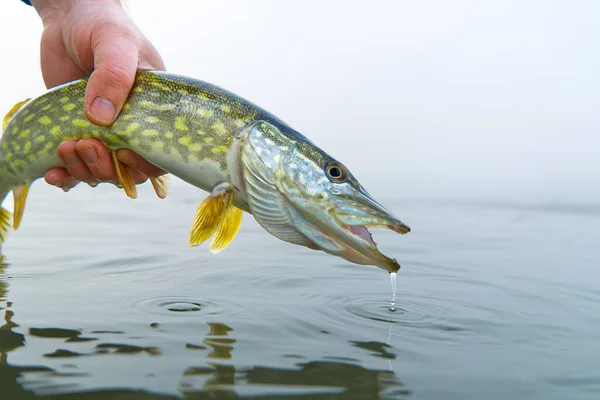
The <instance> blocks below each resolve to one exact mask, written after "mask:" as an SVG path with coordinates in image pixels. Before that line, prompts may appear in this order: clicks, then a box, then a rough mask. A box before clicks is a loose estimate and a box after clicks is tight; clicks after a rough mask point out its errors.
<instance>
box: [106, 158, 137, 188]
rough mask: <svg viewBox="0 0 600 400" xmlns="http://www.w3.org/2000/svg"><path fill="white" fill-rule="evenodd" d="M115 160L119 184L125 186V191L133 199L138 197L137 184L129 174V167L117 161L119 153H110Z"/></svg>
mask: <svg viewBox="0 0 600 400" xmlns="http://www.w3.org/2000/svg"><path fill="white" fill-rule="evenodd" d="M110 154H111V156H112V160H113V165H114V167H115V171H117V178H119V183H120V184H121V186H123V190H125V194H126V195H127V196H129V197H131V198H132V199H135V198H136V197H137V189H136V187H135V182H134V181H133V178H132V177H131V174H129V170H128V169H127V166H126V165H125V164H123V163H122V162H121V161H119V160H118V159H117V152H116V151H111V152H110Z"/></svg>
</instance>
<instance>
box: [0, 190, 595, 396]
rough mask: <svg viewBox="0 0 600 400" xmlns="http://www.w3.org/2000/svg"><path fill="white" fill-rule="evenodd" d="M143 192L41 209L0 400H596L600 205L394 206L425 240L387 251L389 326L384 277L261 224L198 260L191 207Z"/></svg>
mask: <svg viewBox="0 0 600 400" xmlns="http://www.w3.org/2000/svg"><path fill="white" fill-rule="evenodd" d="M100 189H101V187H99V188H97V189H95V190H100ZM141 189H142V190H141V191H140V192H141V194H140V198H139V199H138V200H136V201H135V202H128V201H126V199H124V200H123V202H119V203H118V207H117V208H115V207H114V206H113V204H114V196H113V195H114V193H113V192H112V191H109V190H108V188H107V190H106V191H102V190H100V191H99V192H96V193H98V195H97V196H96V197H94V199H95V200H96V201H97V203H95V207H97V208H96V211H95V212H94V213H91V214H89V213H86V212H85V211H86V208H85V207H86V206H85V201H82V199H81V198H77V196H78V194H77V193H79V192H77V191H74V192H73V194H72V195H71V194H70V195H69V196H67V197H64V198H63V197H61V199H62V203H61V204H60V205H57V203H56V202H54V201H44V196H40V197H38V196H39V194H38V196H32V197H31V201H32V203H31V204H30V207H29V214H28V223H27V224H25V225H24V226H23V227H22V230H20V231H19V232H18V235H17V234H14V235H11V237H10V240H9V242H7V244H6V245H5V246H6V247H5V248H4V249H3V251H4V252H5V254H7V255H9V256H10V261H11V265H10V266H9V265H6V263H5V262H4V259H2V261H3V262H2V263H1V264H0V312H1V313H2V315H3V321H2V325H1V326H0V354H1V358H0V361H1V363H0V387H1V388H2V395H1V396H0V398H2V399H4V398H5V397H6V398H10V399H17V400H19V399H23V398H31V397H34V396H38V395H43V396H48V398H60V399H62V398H67V399H69V398H73V399H79V398H81V399H83V398H90V397H91V396H92V393H93V396H94V397H93V398H113V397H115V396H120V397H121V398H124V399H136V398H139V399H152V398H156V399H166V398H181V397H184V398H232V399H236V398H258V399H260V398H271V399H280V398H302V397H305V398H311V399H312V398H315V399H346V398H350V399H352V398H357V399H371V398H374V399H376V398H382V399H388V398H389V399H403V398H432V399H438V398H444V399H460V400H463V399H480V398H486V399H504V398H511V399H518V398H523V399H530V398H544V399H559V398H577V399H578V400H579V399H583V400H586V399H590V400H591V399H594V400H595V399H596V398H598V395H599V393H600V384H599V383H598V380H597V379H595V378H594V377H596V376H598V375H599V374H600V364H598V357H597V354H596V352H595V351H593V350H592V349H595V348H596V347H597V344H598V343H597V339H598V337H600V320H598V315H600V291H599V289H598V285H597V282H600V270H598V268H596V266H597V265H599V264H600V254H598V253H597V252H595V251H590V249H595V246H596V245H597V242H598V234H597V232H600V218H598V214H597V213H596V212H595V209H593V208H592V209H589V210H588V211H589V213H587V214H586V213H585V212H583V210H585V208H583V209H581V210H580V211H581V212H572V210H573V209H578V208H577V207H576V206H573V207H559V208H542V209H541V210H540V209H532V208H530V207H511V206H509V205H507V206H505V207H500V206H497V205H494V206H490V205H486V204H479V205H476V204H473V203H465V204H460V203H445V202H441V203H440V202H435V201H430V202H413V203H410V202H403V203H401V204H400V203H397V204H396V207H393V205H394V202H393V201H386V204H391V205H392V207H391V208H392V209H402V210H403V214H406V215H410V216H412V221H411V224H412V225H413V226H415V227H418V229H415V230H414V231H413V233H411V235H407V236H406V237H403V238H401V239H402V240H398V238H397V237H396V236H395V235H385V234H383V235H381V236H378V237H377V238H376V239H377V241H378V243H379V244H380V247H381V248H382V250H384V251H386V252H388V253H390V254H392V255H394V256H395V257H398V258H399V259H400V260H401V262H402V265H403V268H402V270H401V271H400V273H399V274H398V287H397V297H396V308H395V310H394V311H391V310H390V303H389V300H390V297H389V294H390V292H389V288H390V286H389V285H390V283H389V278H388V276H387V274H386V273H385V272H383V271H380V270H378V269H376V268H368V267H360V266H352V265H349V264H348V263H345V262H342V261H340V260H337V259H335V258H333V257H329V256H327V255H323V254H320V253H317V252H312V251H310V250H305V249H301V248H296V247H294V246H290V245H287V244H285V243H281V242H279V241H277V240H275V239H273V238H272V237H270V236H269V235H267V234H265V233H264V232H263V231H262V230H261V229H260V228H259V227H258V226H257V225H256V224H255V223H254V222H253V221H252V219H251V218H247V219H246V221H245V223H244V226H243V227H242V229H241V231H240V234H239V235H238V237H236V240H235V241H234V242H233V243H232V245H231V248H230V249H228V251H226V252H223V253H221V254H219V255H218V256H213V255H211V254H208V253H207V252H206V251H202V250H203V249H202V248H200V249H197V248H196V249H189V248H188V247H187V245H186V244H187V241H186V237H185V236H186V232H187V230H188V228H189V226H188V225H189V218H190V216H191V215H193V214H194V211H195V205H196V204H197V192H195V191H193V190H191V191H186V190H187V189H184V188H182V187H179V188H177V187H176V189H178V190H183V193H182V194H181V196H183V198H181V197H180V198H177V197H175V199H173V197H171V199H170V200H168V201H171V202H175V204H176V205H177V207H173V203H168V202H158V201H155V200H154V199H153V197H152V196H150V194H151V193H149V196H144V195H143V188H141ZM52 193H54V192H52ZM48 196H52V195H51V194H48ZM82 196H84V195H82ZM86 199H87V200H89V198H85V196H84V199H83V200H86ZM102 204H110V212H109V210H108V209H106V208H104V206H102ZM139 204H142V206H139ZM64 208H66V209H69V210H72V211H73V212H74V213H77V215H80V216H81V217H80V218H81V220H77V221H72V220H64V221H63V220H61V221H60V223H54V222H56V215H62V214H61V213H62V211H61V210H63V209H64ZM115 210H118V211H115ZM96 213H100V214H102V218H98V215H97V214H96ZM156 215H169V218H166V219H164V221H159V220H157V218H156ZM149 221H150V223H149ZM115 226H118V227H119V231H118V233H115V232H116V231H115ZM142 227H152V229H150V228H149V229H147V230H145V229H142ZM90 229H92V230H93V235H90V234H89V231H90ZM115 235H117V236H115ZM48 237H52V238H53V240H52V243H49V242H48V241H47V240H45V239H46V238H48ZM133 237H135V240H133V239H132V240H131V241H126V240H124V238H133ZM32 249H36V251H32ZM57 249H60V251H57ZM204 250H205V249H204ZM9 283H10V286H9ZM9 289H10V290H9Z"/></svg>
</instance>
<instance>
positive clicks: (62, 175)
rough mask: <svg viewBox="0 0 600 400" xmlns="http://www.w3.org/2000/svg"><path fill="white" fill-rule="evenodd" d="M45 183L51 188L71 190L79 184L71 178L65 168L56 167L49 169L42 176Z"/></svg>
mask: <svg viewBox="0 0 600 400" xmlns="http://www.w3.org/2000/svg"><path fill="white" fill-rule="evenodd" d="M44 179H45V180H46V182H47V183H48V184H50V185H52V186H58V187H61V188H69V189H70V188H72V187H74V186H75V185H77V183H79V182H78V181H77V180H76V179H75V178H73V177H72V176H71V175H70V174H69V172H68V171H67V169H66V168H63V167H57V168H51V169H49V170H48V171H47V172H46V175H45V176H44Z"/></svg>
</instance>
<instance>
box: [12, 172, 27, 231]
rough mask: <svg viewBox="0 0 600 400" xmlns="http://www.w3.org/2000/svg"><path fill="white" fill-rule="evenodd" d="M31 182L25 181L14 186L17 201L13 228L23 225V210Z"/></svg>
mask: <svg viewBox="0 0 600 400" xmlns="http://www.w3.org/2000/svg"><path fill="white" fill-rule="evenodd" d="M30 186H31V183H25V184H23V185H19V186H16V187H14V188H13V190H12V191H13V196H14V199H15V201H14V203H15V206H14V207H15V212H14V216H13V229H14V230H15V231H16V230H17V229H19V226H20V225H21V218H23V211H24V210H25V201H26V200H27V193H29V187H30Z"/></svg>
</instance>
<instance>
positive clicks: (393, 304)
mask: <svg viewBox="0 0 600 400" xmlns="http://www.w3.org/2000/svg"><path fill="white" fill-rule="evenodd" d="M390 282H391V283H392V301H391V302H390V311H396V273H395V272H392V273H390Z"/></svg>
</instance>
